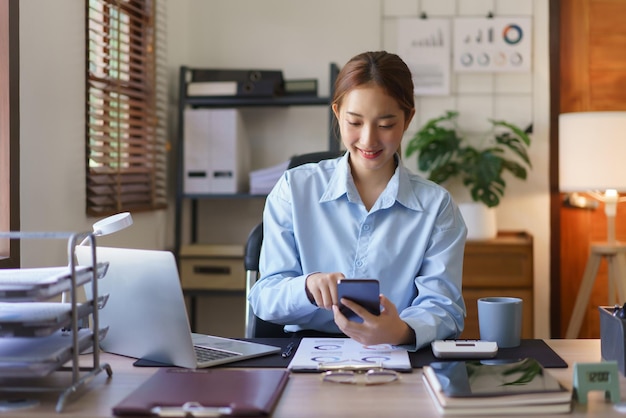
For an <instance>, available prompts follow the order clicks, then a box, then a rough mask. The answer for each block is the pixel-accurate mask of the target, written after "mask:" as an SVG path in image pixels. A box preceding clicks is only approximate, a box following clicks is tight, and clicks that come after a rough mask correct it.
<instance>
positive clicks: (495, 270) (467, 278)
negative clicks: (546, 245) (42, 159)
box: [461, 231, 534, 339]
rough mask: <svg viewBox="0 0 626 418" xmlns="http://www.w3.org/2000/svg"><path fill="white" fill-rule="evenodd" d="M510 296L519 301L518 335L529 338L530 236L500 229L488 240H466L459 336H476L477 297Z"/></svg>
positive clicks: (530, 296) (531, 313) (531, 310)
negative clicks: (463, 311)
mask: <svg viewBox="0 0 626 418" xmlns="http://www.w3.org/2000/svg"><path fill="white" fill-rule="evenodd" d="M486 296H513V297H519V298H521V299H522V300H523V301H524V303H523V308H522V309H523V314H522V315H523V318H522V338H533V303H534V300H533V299H534V298H533V240H532V237H531V236H530V235H529V234H527V233H525V232H509V231H506V232H500V233H498V236H497V237H496V238H494V239H490V240H476V241H467V243H466V245H465V259H464V261H463V297H464V299H465V305H466V307H467V317H466V318H465V330H464V331H463V333H462V334H461V338H467V339H473V338H480V334H479V329H478V307H477V301H478V299H480V298H482V297H486Z"/></svg>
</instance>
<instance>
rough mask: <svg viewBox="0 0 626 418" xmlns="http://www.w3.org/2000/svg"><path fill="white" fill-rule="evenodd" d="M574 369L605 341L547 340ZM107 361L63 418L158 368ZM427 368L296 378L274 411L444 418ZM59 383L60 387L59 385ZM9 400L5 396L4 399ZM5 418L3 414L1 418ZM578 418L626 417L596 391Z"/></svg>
mask: <svg viewBox="0 0 626 418" xmlns="http://www.w3.org/2000/svg"><path fill="white" fill-rule="evenodd" d="M547 343H548V344H549V345H550V346H551V347H552V348H553V349H554V350H555V351H556V352H557V353H558V354H559V355H560V356H561V357H562V358H563V359H564V360H565V361H567V363H568V365H569V367H568V368H562V369H549V370H550V372H551V373H552V374H554V376H556V377H557V378H558V379H559V381H561V383H562V384H563V385H564V386H566V387H568V388H571V384H572V377H573V364H574V363H575V362H597V361H600V340H582V339H581V340H547ZM101 360H102V362H107V363H109V364H110V365H111V367H112V368H113V376H112V378H111V379H110V380H107V378H106V373H101V374H100V375H98V376H97V377H96V378H95V379H94V380H93V381H92V382H91V383H90V385H89V387H88V389H87V390H86V391H84V392H83V393H82V394H80V395H77V396H76V397H74V398H71V399H70V400H69V401H68V403H67V404H66V406H65V408H64V410H63V412H62V413H61V414H59V415H58V416H60V417H61V416H68V417H109V416H112V414H111V408H112V407H113V405H115V404H117V403H118V402H119V401H121V400H122V399H123V398H124V397H126V396H127V395H128V394H129V393H130V392H131V391H133V390H134V389H135V388H137V387H138V386H139V385H141V383H143V382H144V381H145V380H146V379H148V378H149V377H150V376H151V375H152V374H153V373H155V372H156V370H157V369H156V368H151V367H134V366H133V365H132V362H133V361H134V360H133V359H129V358H125V357H120V356H115V355H110V354H103V355H102V357H101ZM69 374H70V373H66V372H57V373H55V374H53V375H52V376H49V380H59V381H61V379H63V378H66V377H67V376H65V375H69ZM421 376H422V371H421V369H415V370H414V372H413V373H410V374H402V376H401V380H400V381H399V382H395V383H392V384H388V385H382V386H360V385H336V384H328V383H323V382H321V381H320V379H319V376H318V375H317V374H296V373H294V374H292V375H291V377H290V380H289V383H288V384H287V387H286V388H285V391H284V392H283V394H282V397H281V399H280V401H279V403H278V405H277V407H276V410H275V411H274V414H273V416H274V417H290V418H291V417H308V416H311V417H346V416H357V417H368V416H387V417H396V416H397V417H408V416H420V417H439V416H440V415H439V414H438V413H437V411H436V410H435V408H434V406H433V404H432V401H431V400H430V397H429V395H428V393H427V391H426V388H425V387H424V384H423V383H422V380H421ZM55 383H58V382H55ZM620 389H621V394H622V399H623V400H625V401H626V377H624V376H622V375H621V374H620ZM27 396H28V397H37V398H38V399H40V405H39V406H38V407H36V408H31V409H24V410H21V411H16V412H12V413H11V416H12V417H13V416H19V417H43V416H46V417H50V416H55V415H57V414H56V413H55V406H56V402H57V399H58V394H57V393H53V392H51V393H43V394H33V393H30V394H27ZM2 398H4V396H2ZM0 415H1V413H0ZM572 415H573V416H576V417H579V416H585V417H587V416H598V417H613V416H615V417H626V414H621V413H619V412H617V411H616V410H614V408H613V405H612V404H610V403H607V402H605V400H604V394H603V393H601V392H591V393H590V394H589V403H588V404H587V405H579V404H578V403H576V402H574V405H573V413H572Z"/></svg>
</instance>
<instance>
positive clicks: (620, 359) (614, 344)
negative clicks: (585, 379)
mask: <svg viewBox="0 0 626 418" xmlns="http://www.w3.org/2000/svg"><path fill="white" fill-rule="evenodd" d="M615 309H616V308H613V307H608V306H599V307H598V310H599V311H600V346H601V350H600V351H601V353H602V359H603V360H614V361H617V367H618V369H619V371H620V372H621V373H622V375H624V376H626V350H625V349H624V347H625V346H626V338H625V335H626V333H625V332H624V327H625V326H626V319H622V318H619V317H617V316H614V315H613V312H615Z"/></svg>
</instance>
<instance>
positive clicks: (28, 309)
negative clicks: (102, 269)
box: [0, 297, 106, 337]
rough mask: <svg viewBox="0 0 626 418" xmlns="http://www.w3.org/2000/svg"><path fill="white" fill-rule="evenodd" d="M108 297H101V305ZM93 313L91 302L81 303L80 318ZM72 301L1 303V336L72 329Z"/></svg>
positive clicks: (49, 333)
mask: <svg viewBox="0 0 626 418" xmlns="http://www.w3.org/2000/svg"><path fill="white" fill-rule="evenodd" d="M105 299H106V297H99V298H98V300H99V303H98V306H100V305H101V304H102V303H100V302H102V301H104V300H105ZM92 312H93V303H92V302H91V301H89V302H86V303H81V304H77V307H76V317H77V318H78V319H80V318H83V317H86V316H87V315H90V314H91V313H92ZM71 320H72V304H71V303H59V302H24V303H10V302H0V337H46V336H48V335H51V334H53V333H54V332H55V331H57V330H59V329H61V328H69V327H70V321H71Z"/></svg>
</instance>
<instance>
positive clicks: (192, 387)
mask: <svg viewBox="0 0 626 418" xmlns="http://www.w3.org/2000/svg"><path fill="white" fill-rule="evenodd" d="M288 378H289V372H288V371H287V370H284V369H255V370H244V369H182V368H167V369H160V370H158V371H157V372H156V373H155V374H154V376H152V377H151V378H150V379H148V380H147V381H146V382H145V383H143V384H142V385H141V386H140V387H139V388H137V389H136V390H135V391H134V392H132V393H131V394H130V395H128V396H127V397H126V398H125V399H124V400H122V401H121V402H120V403H118V404H117V405H116V406H114V407H113V414H114V415H118V416H126V415H144V416H146V415H155V416H207V414H208V413H214V414H215V416H221V415H225V416H268V415H270V414H271V413H272V410H273V409H274V406H275V405H276V403H277V402H278V399H279V398H280V395H281V393H282V391H283V389H284V388H285V385H286V384H287V380H288Z"/></svg>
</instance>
